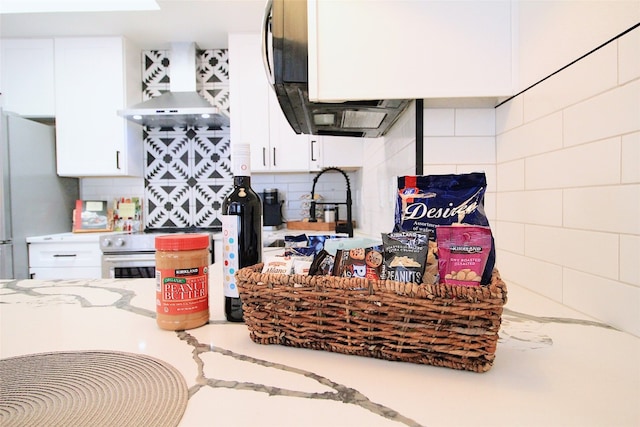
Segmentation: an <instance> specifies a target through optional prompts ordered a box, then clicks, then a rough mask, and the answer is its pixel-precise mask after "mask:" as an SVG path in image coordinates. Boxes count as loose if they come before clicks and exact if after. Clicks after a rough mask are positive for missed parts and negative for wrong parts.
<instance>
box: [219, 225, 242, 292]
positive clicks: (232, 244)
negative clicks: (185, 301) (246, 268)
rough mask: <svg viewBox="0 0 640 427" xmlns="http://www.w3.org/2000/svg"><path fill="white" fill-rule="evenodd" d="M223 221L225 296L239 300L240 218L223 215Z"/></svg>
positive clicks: (223, 278)
mask: <svg viewBox="0 0 640 427" xmlns="http://www.w3.org/2000/svg"><path fill="white" fill-rule="evenodd" d="M220 217H221V219H222V262H223V264H222V283H223V286H224V296H225V297H231V298H239V297H240V293H239V292H238V286H237V285H236V277H235V274H236V271H238V268H239V267H240V254H239V252H238V240H239V238H240V217H239V216H238V215H221V216H220Z"/></svg>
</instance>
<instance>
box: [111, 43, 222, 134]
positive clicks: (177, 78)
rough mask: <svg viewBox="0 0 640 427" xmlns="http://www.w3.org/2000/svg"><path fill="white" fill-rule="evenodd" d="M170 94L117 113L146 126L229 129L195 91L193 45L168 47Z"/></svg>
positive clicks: (216, 112) (219, 114)
mask: <svg viewBox="0 0 640 427" xmlns="http://www.w3.org/2000/svg"><path fill="white" fill-rule="evenodd" d="M169 60H170V67H171V68H170V70H171V75H170V86H169V87H170V91H169V92H166V93H163V94H162V95H160V96H158V97H155V98H152V99H149V100H147V101H144V102H141V103H139V104H136V105H133V106H132V107H130V108H127V109H125V110H120V111H118V115H120V116H122V117H124V118H126V119H127V120H129V121H131V122H134V123H138V124H141V125H145V126H156V127H175V126H199V127H215V128H219V127H221V126H229V118H228V117H227V116H226V115H224V114H223V113H222V112H220V109H219V108H217V107H214V106H212V105H211V104H210V103H209V101H207V100H206V99H204V98H203V97H202V96H200V95H199V94H198V93H197V91H196V79H197V71H196V44H195V43H192V42H176V43H172V44H171V57H170V58H169Z"/></svg>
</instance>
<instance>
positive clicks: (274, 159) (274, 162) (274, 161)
mask: <svg viewBox="0 0 640 427" xmlns="http://www.w3.org/2000/svg"><path fill="white" fill-rule="evenodd" d="M275 165H276V147H273V166H275Z"/></svg>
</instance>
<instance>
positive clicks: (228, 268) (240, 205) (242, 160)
mask: <svg viewBox="0 0 640 427" xmlns="http://www.w3.org/2000/svg"><path fill="white" fill-rule="evenodd" d="M232 147H233V150H232V154H231V156H232V159H231V161H232V164H233V191H232V192H231V194H229V195H228V196H227V197H226V198H225V199H224V201H223V202H222V216H221V217H222V239H223V240H222V259H223V285H224V312H225V316H226V318H227V320H228V321H231V322H242V321H243V320H244V318H243V312H242V301H241V300H240V295H239V292H238V286H237V284H236V279H235V276H234V275H235V273H236V271H238V269H240V268H243V267H247V266H250V265H254V264H257V263H259V262H261V261H262V204H261V202H260V198H259V197H258V195H257V194H256V192H255V191H253V190H252V189H251V158H250V151H249V150H250V148H249V144H233V145H232Z"/></svg>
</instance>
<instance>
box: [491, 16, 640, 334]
mask: <svg viewBox="0 0 640 427" xmlns="http://www.w3.org/2000/svg"><path fill="white" fill-rule="evenodd" d="M496 114H497V116H496V133H497V140H496V148H497V151H496V160H497V178H498V179H497V191H498V198H497V218H498V221H497V223H496V224H495V225H496V227H495V229H496V245H497V248H498V252H497V256H498V259H499V264H500V269H501V273H502V274H503V275H504V277H505V278H506V280H508V281H511V282H514V283H518V284H521V285H523V286H526V287H528V288H531V289H533V290H535V291H536V292H539V293H541V294H543V295H546V296H548V297H550V298H552V299H554V300H556V301H559V302H562V303H564V304H566V305H569V306H571V307H573V308H576V309H578V310H580V311H582V312H584V313H587V314H590V315H592V316H594V317H596V318H598V319H601V320H603V321H605V322H608V323H610V324H612V325H614V326H617V327H619V328H621V329H624V330H627V331H629V332H631V333H633V334H635V335H640V262H639V261H640V172H639V171H640V28H637V29H635V30H634V31H633V32H631V33H629V34H627V35H625V36H624V37H622V38H620V39H619V40H618V41H617V42H614V43H611V44H609V45H607V46H606V47H604V48H602V49H600V50H598V51H597V52H595V53H593V54H592V55H590V56H589V57H587V58H585V59H584V60H582V61H580V62H579V63H576V64H574V65H573V66H571V67H569V68H567V69H565V70H564V71H563V72H561V73H559V74H557V75H555V76H552V77H551V78H549V79H548V80H546V81H544V82H542V83H541V84H539V85H537V86H535V87H534V88H532V89H531V90H529V91H527V92H525V93H524V94H522V95H521V96H518V97H516V98H514V99H513V100H511V101H509V102H508V103H506V104H504V105H503V106H501V107H499V108H498V109H497V113H496Z"/></svg>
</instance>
